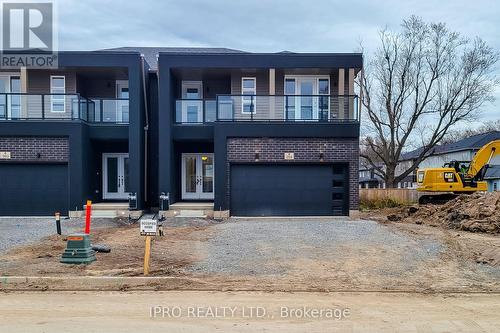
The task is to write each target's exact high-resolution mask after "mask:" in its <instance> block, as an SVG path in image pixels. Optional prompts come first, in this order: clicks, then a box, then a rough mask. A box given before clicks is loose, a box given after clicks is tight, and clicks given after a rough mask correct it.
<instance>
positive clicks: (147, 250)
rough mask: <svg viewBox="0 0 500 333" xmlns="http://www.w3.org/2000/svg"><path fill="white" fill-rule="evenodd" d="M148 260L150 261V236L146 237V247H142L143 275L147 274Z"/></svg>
mask: <svg viewBox="0 0 500 333" xmlns="http://www.w3.org/2000/svg"><path fill="white" fill-rule="evenodd" d="M150 259H151V236H146V246H145V247H144V275H148V274H149V261H150Z"/></svg>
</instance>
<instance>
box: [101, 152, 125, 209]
mask: <svg viewBox="0 0 500 333" xmlns="http://www.w3.org/2000/svg"><path fill="white" fill-rule="evenodd" d="M102 170H103V171H102V177H103V182H102V198H103V199H116V200H126V199H128V194H129V192H130V189H129V157H128V154H103V155H102Z"/></svg>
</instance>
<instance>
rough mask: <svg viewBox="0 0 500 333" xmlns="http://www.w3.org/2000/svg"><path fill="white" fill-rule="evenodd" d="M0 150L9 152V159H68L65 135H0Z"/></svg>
mask: <svg viewBox="0 0 500 333" xmlns="http://www.w3.org/2000/svg"><path fill="white" fill-rule="evenodd" d="M0 151H1V152H10V161H36V160H40V161H55V162H67V161H68V160H69V143H68V138H65V137H0ZM38 154H40V157H38V156H37V155H38Z"/></svg>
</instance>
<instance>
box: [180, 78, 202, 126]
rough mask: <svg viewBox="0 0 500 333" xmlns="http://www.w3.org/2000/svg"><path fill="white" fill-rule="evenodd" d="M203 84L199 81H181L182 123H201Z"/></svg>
mask: <svg viewBox="0 0 500 333" xmlns="http://www.w3.org/2000/svg"><path fill="white" fill-rule="evenodd" d="M203 120H204V119H203V84H202V82H201V81H182V115H181V121H182V122H183V123H202V122H203Z"/></svg>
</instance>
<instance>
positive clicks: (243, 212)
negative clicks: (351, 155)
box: [230, 164, 349, 216]
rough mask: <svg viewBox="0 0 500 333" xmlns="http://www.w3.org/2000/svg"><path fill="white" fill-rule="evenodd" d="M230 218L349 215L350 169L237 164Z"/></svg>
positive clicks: (337, 166)
mask: <svg viewBox="0 0 500 333" xmlns="http://www.w3.org/2000/svg"><path fill="white" fill-rule="evenodd" d="M230 181H231V183H230V186H231V190H230V196H231V215H234V216H294V215H296V216H321V215H348V209H349V208H348V207H349V206H348V191H347V189H348V183H347V166H346V165H344V164H338V165H331V164H330V165H324V164H321V165H311V164H293V165H291V164H273V165H271V164H234V165H232V166H231V179H230Z"/></svg>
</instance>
